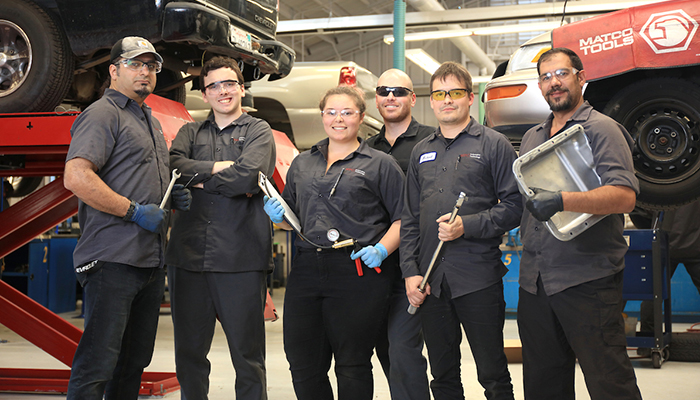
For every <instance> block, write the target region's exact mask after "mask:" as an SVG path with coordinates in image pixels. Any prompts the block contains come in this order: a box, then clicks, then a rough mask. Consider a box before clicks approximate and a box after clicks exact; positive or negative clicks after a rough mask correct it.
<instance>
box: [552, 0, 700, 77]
mask: <svg viewBox="0 0 700 400" xmlns="http://www.w3.org/2000/svg"><path fill="white" fill-rule="evenodd" d="M699 21H700V1H697V0H682V1H669V2H662V3H658V4H651V5H648V6H642V7H634V8H630V9H626V10H620V11H617V12H614V13H609V14H605V15H600V16H597V17H594V18H589V19H586V20H583V21H580V22H577V23H574V24H570V25H566V26H563V27H561V28H557V29H555V30H554V31H552V42H553V45H554V47H567V48H570V49H572V50H574V51H575V52H576V53H577V54H578V55H579V56H580V57H581V60H582V61H583V65H584V67H585V69H586V73H587V75H586V76H587V78H588V79H589V80H593V79H597V78H603V77H607V76H612V75H617V74H620V73H622V72H626V71H630V70H633V69H642V68H664V67H678V66H683V65H692V64H697V63H700V33H698V25H700V24H699Z"/></svg>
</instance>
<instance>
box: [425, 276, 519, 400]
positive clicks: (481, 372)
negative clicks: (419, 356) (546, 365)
mask: <svg viewBox="0 0 700 400" xmlns="http://www.w3.org/2000/svg"><path fill="white" fill-rule="evenodd" d="M450 297H451V293H450V288H449V285H448V284H447V281H446V280H443V281H442V293H441V294H440V297H439V298H438V297H435V296H428V297H426V299H425V302H424V303H423V305H421V307H420V308H419V309H418V313H417V314H418V315H420V318H421V322H422V324H423V335H424V336H425V345H426V346H427V347H428V358H429V361H430V370H431V373H432V374H433V381H432V382H431V383H430V388H431V390H432V392H433V398H434V399H435V400H456V399H464V388H463V387H462V378H461V372H460V363H461V359H462V356H461V353H460V349H459V346H460V344H461V343H462V331H461V330H460V324H461V325H462V326H463V327H464V332H465V334H466V336H467V340H468V341H469V347H470V348H471V350H472V355H473V356H474V361H475V362H476V374H477V378H478V380H479V383H480V384H481V386H482V387H483V388H484V389H485V391H484V392H485V393H484V394H485V395H486V398H487V399H489V400H491V399H494V400H495V399H498V400H513V385H512V384H511V380H510V373H509V372H508V360H507V359H506V355H505V353H504V352H503V324H504V323H505V307H506V304H505V300H504V299H503V282H500V281H499V282H498V283H495V284H493V285H491V286H489V287H487V288H485V289H481V290H479V291H476V292H474V293H469V294H465V295H464V296H459V297H456V298H454V299H451V298H450Z"/></svg>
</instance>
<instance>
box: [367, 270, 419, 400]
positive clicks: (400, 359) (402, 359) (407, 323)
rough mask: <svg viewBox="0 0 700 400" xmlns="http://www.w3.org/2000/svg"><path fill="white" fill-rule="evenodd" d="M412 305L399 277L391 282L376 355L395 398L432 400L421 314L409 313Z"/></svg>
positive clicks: (402, 399)
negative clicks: (424, 353) (387, 305)
mask: <svg viewBox="0 0 700 400" xmlns="http://www.w3.org/2000/svg"><path fill="white" fill-rule="evenodd" d="M382 265H383V264H382ZM397 275H398V274H397ZM409 304H410V303H409V302H408V297H406V284H405V283H404V280H403V279H402V278H400V276H398V277H397V279H395V280H394V282H393V284H392V289H391V297H390V299H389V310H388V313H387V316H386V318H385V321H384V324H383V326H382V330H381V334H380V335H379V339H378V340H377V348H376V352H377V358H378V359H379V362H380V363H381V364H382V369H384V375H386V378H387V381H388V382H389V390H390V392H391V398H392V399H396V400H399V399H401V400H430V390H429V388H428V371H427V369H428V361H427V360H426V359H425V357H423V331H422V329H421V323H420V317H419V316H417V315H411V314H409V313H408V306H409Z"/></svg>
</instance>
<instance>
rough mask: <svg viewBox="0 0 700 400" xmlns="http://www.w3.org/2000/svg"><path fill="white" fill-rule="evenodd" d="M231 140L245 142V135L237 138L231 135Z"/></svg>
mask: <svg viewBox="0 0 700 400" xmlns="http://www.w3.org/2000/svg"><path fill="white" fill-rule="evenodd" d="M231 142H233V143H238V142H245V136H241V137H239V138H237V139H236V138H233V137H232V138H231Z"/></svg>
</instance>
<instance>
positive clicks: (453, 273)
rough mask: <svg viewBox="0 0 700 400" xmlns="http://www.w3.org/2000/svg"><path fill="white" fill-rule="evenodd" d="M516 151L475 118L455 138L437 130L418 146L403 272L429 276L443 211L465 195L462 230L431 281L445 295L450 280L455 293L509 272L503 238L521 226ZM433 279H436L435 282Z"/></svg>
mask: <svg viewBox="0 0 700 400" xmlns="http://www.w3.org/2000/svg"><path fill="white" fill-rule="evenodd" d="M515 158H516V155H515V150H514V149H513V146H511V144H510V143H509V142H508V139H506V137H505V136H503V135H502V134H500V133H498V132H496V131H494V130H493V129H489V128H486V127H484V126H483V125H480V124H479V123H477V122H476V121H474V119H471V120H470V122H469V124H468V125H467V127H466V128H465V129H464V130H463V131H462V132H460V133H459V134H458V135H457V137H456V138H455V139H454V140H450V139H446V138H445V137H444V136H442V133H441V131H440V129H439V128H438V130H437V132H435V133H433V134H431V135H430V136H428V138H426V139H425V140H423V141H421V142H420V143H418V144H417V145H416V146H415V148H414V149H413V153H412V154H411V160H410V163H409V167H408V176H407V177H406V189H405V192H406V193H405V203H404V210H403V214H402V216H401V247H400V250H401V270H402V273H403V277H404V278H407V277H409V276H414V275H424V274H425V272H426V271H427V269H428V266H429V265H430V259H431V258H432V256H433V253H434V252H435V249H436V248H437V245H438V243H439V239H438V224H437V222H435V220H436V219H438V218H439V217H440V216H442V215H444V214H448V213H450V212H452V209H453V208H454V206H455V203H456V201H457V197H458V196H459V193H460V192H464V193H465V194H466V195H467V199H466V201H465V202H464V204H463V205H462V207H461V208H460V210H459V216H460V218H462V223H463V225H464V235H463V236H462V237H460V238H457V239H455V240H453V241H450V242H446V243H445V244H444V245H443V247H442V253H441V257H440V258H439V259H438V261H437V263H436V265H435V267H434V269H433V271H432V273H431V275H430V278H429V279H428V281H429V283H430V284H431V291H432V293H433V294H435V295H436V296H438V297H439V296H440V291H441V290H440V282H442V279H443V276H444V277H446V278H447V281H448V282H449V284H450V288H451V290H452V297H453V298H455V297H459V296H462V295H465V294H468V293H472V292H475V291H477V290H481V289H483V288H486V287H488V286H491V285H493V284H494V283H496V282H498V281H499V280H500V279H501V278H502V277H503V275H505V273H506V271H507V270H508V269H507V268H506V267H505V266H504V265H503V262H502V261H501V250H500V249H499V245H500V244H501V236H502V235H503V234H504V233H505V232H507V231H508V230H510V229H512V228H514V227H516V226H517V225H518V222H519V219H520V214H521V212H522V207H523V204H522V200H521V198H520V193H519V192H518V187H517V184H516V181H515V176H514V175H513V173H512V172H511V168H512V164H513V161H515ZM434 283H436V284H434Z"/></svg>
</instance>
